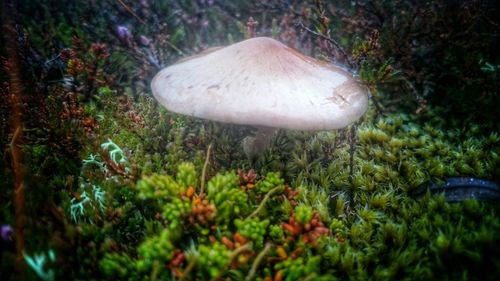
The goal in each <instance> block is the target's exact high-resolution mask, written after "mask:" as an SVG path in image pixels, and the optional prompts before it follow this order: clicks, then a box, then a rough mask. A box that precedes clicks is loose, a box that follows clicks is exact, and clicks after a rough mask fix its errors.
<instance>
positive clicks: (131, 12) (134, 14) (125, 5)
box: [116, 0, 145, 24]
mask: <svg viewBox="0 0 500 281" xmlns="http://www.w3.org/2000/svg"><path fill="white" fill-rule="evenodd" d="M116 1H118V3H120V5H122V7H123V8H125V10H127V12H129V13H130V14H131V15H132V16H134V17H135V18H136V19H137V20H138V21H139V22H140V23H141V24H145V22H144V21H143V20H142V19H141V18H140V17H139V16H138V15H137V14H136V13H135V12H134V11H133V10H132V9H131V8H130V7H129V6H128V5H127V4H125V3H124V2H123V1H122V0H116Z"/></svg>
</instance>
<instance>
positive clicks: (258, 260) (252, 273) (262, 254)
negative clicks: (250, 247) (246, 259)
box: [245, 243, 272, 281]
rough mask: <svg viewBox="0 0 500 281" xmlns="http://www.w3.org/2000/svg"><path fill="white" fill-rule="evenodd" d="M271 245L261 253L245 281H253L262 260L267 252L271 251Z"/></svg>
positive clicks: (267, 245) (268, 244)
mask: <svg viewBox="0 0 500 281" xmlns="http://www.w3.org/2000/svg"><path fill="white" fill-rule="evenodd" d="M271 246H272V244H271V243H267V244H266V246H265V247H264V249H262V251H260V253H259V255H258V256H257V257H256V258H255V260H254V261H253V263H252V268H250V271H249V272H248V275H247V278H245V281H250V280H253V276H254V275H255V272H256V271H257V268H258V267H259V264H260V262H261V261H262V259H263V258H264V257H265V256H266V254H267V252H269V250H271Z"/></svg>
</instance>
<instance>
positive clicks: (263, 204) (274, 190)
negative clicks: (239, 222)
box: [247, 186, 282, 219]
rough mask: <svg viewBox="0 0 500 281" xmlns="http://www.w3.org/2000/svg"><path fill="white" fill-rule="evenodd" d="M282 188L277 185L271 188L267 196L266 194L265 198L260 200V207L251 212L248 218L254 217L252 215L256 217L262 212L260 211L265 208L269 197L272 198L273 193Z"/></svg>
mask: <svg viewBox="0 0 500 281" xmlns="http://www.w3.org/2000/svg"><path fill="white" fill-rule="evenodd" d="M281 188H282V186H277V187H275V188H273V189H271V190H270V191H269V192H268V193H267V194H266V196H264V199H263V200H262V202H260V205H259V207H258V208H257V209H256V210H255V211H254V212H253V213H251V214H250V215H249V216H248V217H247V219H249V218H252V217H254V216H256V215H258V214H259V212H260V211H261V210H262V209H263V208H264V206H265V205H266V203H267V200H269V198H271V195H273V194H274V193H275V192H276V191H278V190H280V189H281Z"/></svg>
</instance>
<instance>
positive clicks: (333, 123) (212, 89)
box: [151, 37, 368, 157]
mask: <svg viewBox="0 0 500 281" xmlns="http://www.w3.org/2000/svg"><path fill="white" fill-rule="evenodd" d="M151 88H152V91H153V95H154V96H155V98H156V99H157V100H158V101H159V102H160V103H161V104H162V105H163V106H165V107H166V108H167V109H168V110H171V111H173V112H176V113H180V114H184V115H190V116H195V117H199V118H204V119H209V120H213V121H219V122H224V123H233V124H242V125H252V126H256V127H258V128H259V130H258V131H257V133H256V135H255V136H253V137H248V138H246V139H244V141H243V145H244V150H245V153H246V154H247V155H248V156H249V157H250V156H252V155H255V154H257V153H259V151H262V150H263V149H265V148H266V147H267V145H268V144H269V142H270V140H271V138H272V136H273V135H274V134H275V133H274V132H275V131H276V130H277V129H278V128H283V129H291V130H308V131H310V130H330V129H338V128H343V127H345V126H347V125H349V124H351V123H353V122H354V121H356V120H357V119H358V118H359V117H360V116H361V115H363V113H364V112H365V111H366V109H367V107H368V90H367V88H366V87H363V86H362V85H360V84H359V83H358V82H357V81H356V80H355V79H354V78H353V77H352V75H351V74H350V73H349V72H347V71H345V70H344V69H342V68H340V67H337V66H334V65H331V64H329V63H327V62H322V61H318V60H315V59H313V58H311V57H308V56H305V55H303V54H301V53H299V52H297V51H295V50H294V49H292V48H289V47H287V46H286V45H284V44H282V43H281V42H279V41H276V40H274V39H272V38H267V37H256V38H251V39H247V40H244V41H242V42H239V43H235V44H232V45H230V46H227V47H223V48H212V49H209V50H207V51H205V52H202V53H200V54H198V55H194V56H191V57H188V58H186V59H182V60H181V61H179V62H178V63H176V64H174V65H171V66H169V67H166V68H164V69H163V70H161V71H160V72H159V73H158V74H156V76H155V77H154V78H153V80H152V82H151Z"/></svg>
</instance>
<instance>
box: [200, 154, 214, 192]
mask: <svg viewBox="0 0 500 281" xmlns="http://www.w3.org/2000/svg"><path fill="white" fill-rule="evenodd" d="M211 151H212V144H209V145H208V148H207V156H206V157H205V164H203V170H202V171H201V184H200V195H199V196H202V195H203V192H204V191H205V177H206V176H207V167H208V162H210V152H211Z"/></svg>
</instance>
